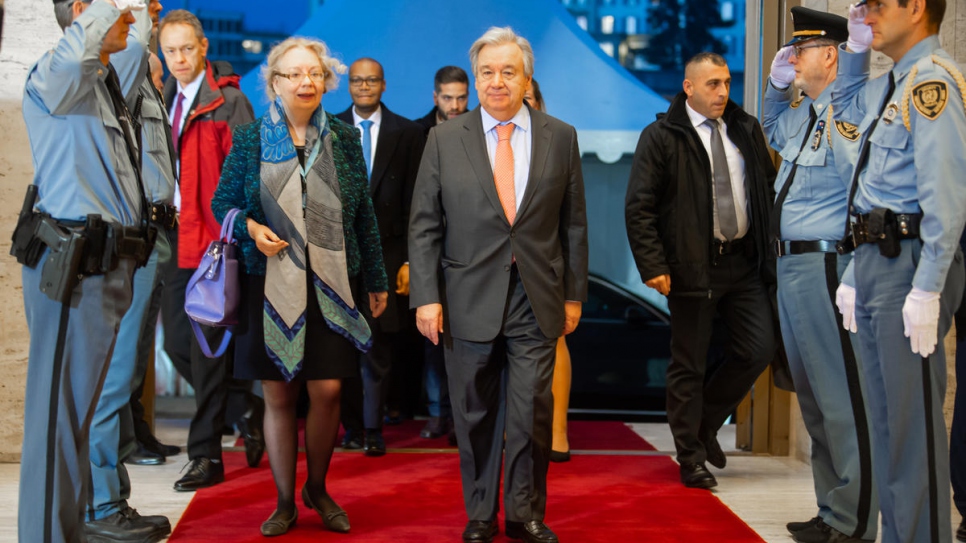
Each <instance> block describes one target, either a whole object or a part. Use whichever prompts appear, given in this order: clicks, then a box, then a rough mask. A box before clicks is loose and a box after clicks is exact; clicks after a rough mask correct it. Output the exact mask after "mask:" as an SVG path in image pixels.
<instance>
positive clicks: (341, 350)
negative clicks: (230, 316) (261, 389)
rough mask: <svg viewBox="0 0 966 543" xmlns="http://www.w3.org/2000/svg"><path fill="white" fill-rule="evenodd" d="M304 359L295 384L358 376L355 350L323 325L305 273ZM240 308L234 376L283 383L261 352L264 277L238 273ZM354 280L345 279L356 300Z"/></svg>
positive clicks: (355, 281)
mask: <svg viewBox="0 0 966 543" xmlns="http://www.w3.org/2000/svg"><path fill="white" fill-rule="evenodd" d="M305 275H306V277H305V280H306V285H307V289H306V292H307V296H306V297H307V298H308V299H307V300H306V315H305V326H306V329H305V358H304V360H303V362H302V369H301V370H300V371H299V372H298V373H297V374H295V380H296V381H312V380H317V379H342V378H345V377H358V376H359V354H360V353H359V351H358V350H357V349H356V348H355V346H354V345H353V344H352V342H350V341H349V340H348V339H346V338H344V337H342V336H341V335H339V334H338V333H336V332H333V331H332V330H331V329H330V328H329V326H328V325H327V324H326V323H325V318H324V317H322V311H320V310H319V302H318V300H317V299H316V297H315V287H314V286H313V285H312V281H311V279H310V277H311V275H310V272H308V271H307V272H306V274H305ZM239 283H240V284H241V289H242V293H241V294H242V295H241V308H240V311H239V321H240V322H239V323H238V325H237V326H236V327H235V377H236V378H238V379H249V380H253V379H259V380H265V381H284V378H283V377H282V372H280V371H279V370H278V368H277V367H276V366H275V363H274V362H272V360H271V359H270V358H269V357H268V354H267V353H266V352H265V329H264V327H263V323H262V318H263V317H262V314H263V311H264V303H265V276H264V275H246V274H244V273H242V274H239ZM358 283H359V280H358V278H349V284H350V287H351V289H352V297H353V299H359V297H358V296H357V294H358V290H359V288H358Z"/></svg>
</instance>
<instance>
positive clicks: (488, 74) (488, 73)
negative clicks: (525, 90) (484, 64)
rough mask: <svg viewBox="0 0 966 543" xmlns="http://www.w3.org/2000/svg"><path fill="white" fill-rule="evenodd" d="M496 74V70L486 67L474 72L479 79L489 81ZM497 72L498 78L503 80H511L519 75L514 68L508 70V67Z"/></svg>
mask: <svg viewBox="0 0 966 543" xmlns="http://www.w3.org/2000/svg"><path fill="white" fill-rule="evenodd" d="M496 74H497V72H495V71H493V70H490V69H488V68H483V69H482V70H480V72H479V73H478V74H476V76H477V77H479V78H480V80H481V81H490V80H492V79H493V78H494V77H496ZM499 74H500V79H502V80H504V81H513V80H514V79H516V78H517V76H518V75H519V74H518V73H517V71H516V70H509V69H507V70H501V71H500V72H499Z"/></svg>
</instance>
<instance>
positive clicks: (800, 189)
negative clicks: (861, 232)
mask: <svg viewBox="0 0 966 543" xmlns="http://www.w3.org/2000/svg"><path fill="white" fill-rule="evenodd" d="M766 87H767V88H766V90H765V99H764V102H763V105H762V113H763V122H762V128H763V129H764V131H765V137H766V138H768V144H769V145H770V146H771V147H772V148H773V149H775V150H776V151H778V153H779V154H780V155H781V157H782V163H781V166H780V167H779V169H778V177H777V178H776V179H775V194H776V198H777V195H778V194H779V193H780V192H781V190H782V187H783V186H784V185H785V183H787V182H788V176H789V174H790V173H791V170H792V166H793V165H794V163H795V161H796V160H797V161H798V169H797V170H796V172H795V179H794V180H793V183H792V185H791V188H790V189H789V191H788V196H787V197H786V198H785V202H784V204H783V205H782V214H781V238H782V239H783V240H803V241H812V240H828V241H833V240H838V239H839V238H841V237H842V232H843V231H844V230H845V221H846V218H847V213H846V209H847V207H848V196H849V194H848V190H849V189H848V186H849V182H850V181H851V175H852V166H853V164H854V162H855V158H856V155H857V154H858V153H857V151H858V137H857V136H858V134H857V132H855V131H854V126H850V125H848V124H844V123H843V122H840V123H839V124H838V125H836V123H835V121H834V120H833V119H832V115H831V113H832V108H831V107H830V102H831V99H832V85H829V86H828V87H826V88H825V90H824V91H822V93H821V94H820V95H819V96H818V99H817V100H814V101H813V100H812V99H811V98H809V97H807V96H805V97H804V98H803V99H802V100H801V101H800V102H798V103H797V104H795V107H791V105H792V98H793V97H794V95H795V94H797V91H795V90H794V88H793V87H791V86H790V87H789V88H788V89H786V90H778V89H776V88H775V87H773V86H772V85H771V83H770V82H769V83H767V84H766ZM810 107H814V108H815V113H816V121H815V125H814V126H813V127H812V129H811V130H810V131H809V132H808V133H805V130H806V129H807V128H808V121H809V108H810ZM803 140H804V143H805V145H804V147H803V146H802V143H803ZM799 150H801V152H799Z"/></svg>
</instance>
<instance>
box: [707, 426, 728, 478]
mask: <svg viewBox="0 0 966 543" xmlns="http://www.w3.org/2000/svg"><path fill="white" fill-rule="evenodd" d="M701 441H702V442H703V443H704V452H705V455H706V458H707V460H708V463H709V464H711V465H712V466H714V467H716V468H718V469H724V467H725V466H726V465H727V464H728V457H727V456H725V453H724V451H722V450H721V444H720V443H718V435H717V433H716V432H712V431H710V430H705V431H703V432H701Z"/></svg>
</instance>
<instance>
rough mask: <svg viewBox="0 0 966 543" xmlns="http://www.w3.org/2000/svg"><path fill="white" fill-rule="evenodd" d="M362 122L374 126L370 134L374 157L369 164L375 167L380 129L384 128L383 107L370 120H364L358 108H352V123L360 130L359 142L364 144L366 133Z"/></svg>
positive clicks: (370, 158)
mask: <svg viewBox="0 0 966 543" xmlns="http://www.w3.org/2000/svg"><path fill="white" fill-rule="evenodd" d="M362 121H372V126H370V127H369V134H371V135H372V156H370V157H369V164H372V165H373V166H375V164H376V142H378V141H379V127H380V126H382V106H379V107H377V108H376V111H375V112H374V113H373V114H372V115H370V116H369V118H368V119H363V118H362V117H360V116H359V114H358V113H356V106H352V122H353V124H355V125H356V128H358V129H359V142H360V143H361V142H362V133H363V132H365V130H363V128H362V125H361V123H362Z"/></svg>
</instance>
